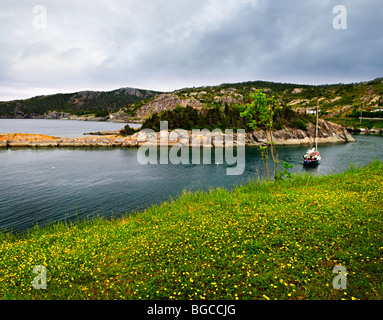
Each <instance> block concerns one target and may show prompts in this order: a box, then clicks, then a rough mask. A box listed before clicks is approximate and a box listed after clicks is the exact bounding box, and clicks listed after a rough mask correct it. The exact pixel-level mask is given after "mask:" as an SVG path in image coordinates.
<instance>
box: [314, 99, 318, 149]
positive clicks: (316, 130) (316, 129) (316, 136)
mask: <svg viewBox="0 0 383 320" xmlns="http://www.w3.org/2000/svg"><path fill="white" fill-rule="evenodd" d="M318 106H319V98H318V100H317V112H316V116H317V119H316V125H315V152H318Z"/></svg>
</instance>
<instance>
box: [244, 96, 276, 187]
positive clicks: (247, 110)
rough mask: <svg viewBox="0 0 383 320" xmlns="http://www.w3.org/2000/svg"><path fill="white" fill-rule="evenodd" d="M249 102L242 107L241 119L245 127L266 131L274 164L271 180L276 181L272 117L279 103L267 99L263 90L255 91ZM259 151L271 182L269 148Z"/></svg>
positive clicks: (261, 147)
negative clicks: (260, 128) (243, 120)
mask: <svg viewBox="0 0 383 320" xmlns="http://www.w3.org/2000/svg"><path fill="white" fill-rule="evenodd" d="M250 98H251V100H252V101H251V102H250V103H248V104H246V105H244V106H242V110H243V111H242V112H241V113H240V115H241V117H243V118H244V119H245V122H246V123H247V125H248V126H249V127H250V128H251V129H253V130H257V129H258V127H259V126H260V127H263V128H264V129H265V130H266V136H267V140H268V142H269V145H270V154H271V158H272V160H273V163H274V174H273V178H274V180H276V179H277V178H278V176H277V171H278V163H279V158H278V154H277V153H276V151H275V149H274V144H275V141H273V133H272V128H273V117H274V110H275V109H277V108H279V101H278V99H276V98H275V97H274V96H272V97H271V98H268V97H267V96H266V94H265V93H264V92H263V90H261V89H258V90H255V92H254V93H251V94H250ZM260 151H261V155H262V161H263V166H264V169H265V174H266V179H267V180H271V176H270V169H269V161H268V160H269V148H268V146H260Z"/></svg>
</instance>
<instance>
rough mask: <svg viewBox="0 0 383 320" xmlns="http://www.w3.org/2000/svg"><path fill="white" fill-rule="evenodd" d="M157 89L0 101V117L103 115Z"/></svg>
mask: <svg viewBox="0 0 383 320" xmlns="http://www.w3.org/2000/svg"><path fill="white" fill-rule="evenodd" d="M158 93H160V92H157V91H151V90H143V89H135V88H121V89H117V90H113V91H101V92H100V91H81V92H76V93H65V94H53V95H47V96H37V97H33V98H30V99H25V100H14V101H3V102H0V118H40V117H42V116H43V115H44V114H48V113H49V112H61V113H67V114H72V115H78V116H80V115H85V114H94V115H96V116H99V117H103V116H107V115H109V114H110V113H113V112H116V111H118V110H120V109H121V108H124V107H126V106H127V105H131V104H134V103H136V102H138V101H141V100H145V99H148V98H151V97H154V96H155V95H156V94H158Z"/></svg>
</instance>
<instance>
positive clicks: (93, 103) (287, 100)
mask: <svg viewBox="0 0 383 320" xmlns="http://www.w3.org/2000/svg"><path fill="white" fill-rule="evenodd" d="M255 89H262V90H263V91H264V92H265V93H266V94H267V95H268V96H275V97H276V98H278V99H279V101H280V103H281V106H282V107H287V108H288V109H292V110H294V111H297V112H298V113H301V114H302V113H303V114H306V113H310V111H311V110H312V109H313V108H315V107H316V104H317V101H318V100H319V109H320V117H321V118H322V119H326V120H330V121H333V122H336V123H339V124H342V125H344V126H354V125H358V124H359V116H360V114H361V112H363V118H365V117H367V118H382V117H383V115H382V114H381V112H382V111H381V110H382V109H383V78H376V79H374V80H371V81H365V82H360V83H349V84H328V85H302V84H292V83H278V82H268V81H249V82H242V83H224V84H221V85H217V86H203V87H192V88H184V89H179V90H175V91H173V92H168V93H163V92H157V91H150V90H142V89H133V88H122V89H118V90H114V91H109V92H97V91H82V92H77V93H71V94H54V95H49V96H38V97H34V98H31V99H26V100H17V101H8V102H0V118H68V115H75V116H81V117H80V118H83V117H87V116H88V115H90V117H89V119H91V117H104V120H106V119H109V120H112V121H116V120H118V121H126V122H128V121H130V120H133V119H132V118H134V120H142V121H144V120H148V119H149V118H151V117H152V116H153V115H154V114H156V113H157V114H160V113H162V112H164V111H167V110H175V109H176V108H177V107H181V108H182V107H191V108H194V109H197V110H201V111H202V113H205V114H207V113H208V111H207V110H206V109H212V108H213V109H217V108H219V109H221V111H225V110H226V111H227V110H231V109H232V108H234V109H235V108H236V107H238V106H240V105H242V104H246V103H248V102H249V101H250V100H249V96H250V93H252V92H254V90H255ZM228 107H229V109H228ZM221 111H220V112H221ZM217 112H218V111H217ZM217 112H216V114H218V113H219V112H218V113H217ZM58 113H60V114H58ZM63 113H65V114H63ZM210 113H211V112H210ZM152 120H153V119H152ZM222 120H225V119H222ZM226 120H227V119H226ZM281 120H282V119H281ZM372 121H375V122H374V123H372ZM221 122H222V121H221ZM370 122H371V123H369V124H368V125H369V126H378V125H379V126H382V125H383V121H379V120H371V121H370ZM207 124H208V123H207ZM363 125H365V124H363Z"/></svg>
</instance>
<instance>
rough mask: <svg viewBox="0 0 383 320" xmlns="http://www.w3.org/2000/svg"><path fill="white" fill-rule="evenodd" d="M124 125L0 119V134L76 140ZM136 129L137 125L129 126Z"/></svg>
mask: <svg viewBox="0 0 383 320" xmlns="http://www.w3.org/2000/svg"><path fill="white" fill-rule="evenodd" d="M125 125H126V124H125V123H116V122H104V121H102V122H98V121H76V120H48V119H0V133H37V134H45V135H49V136H56V137H67V138H76V137H81V136H87V135H84V133H89V132H96V131H115V130H121V129H123V128H124V127H125ZM129 125H130V126H131V127H132V128H138V127H140V126H141V125H139V124H129Z"/></svg>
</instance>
